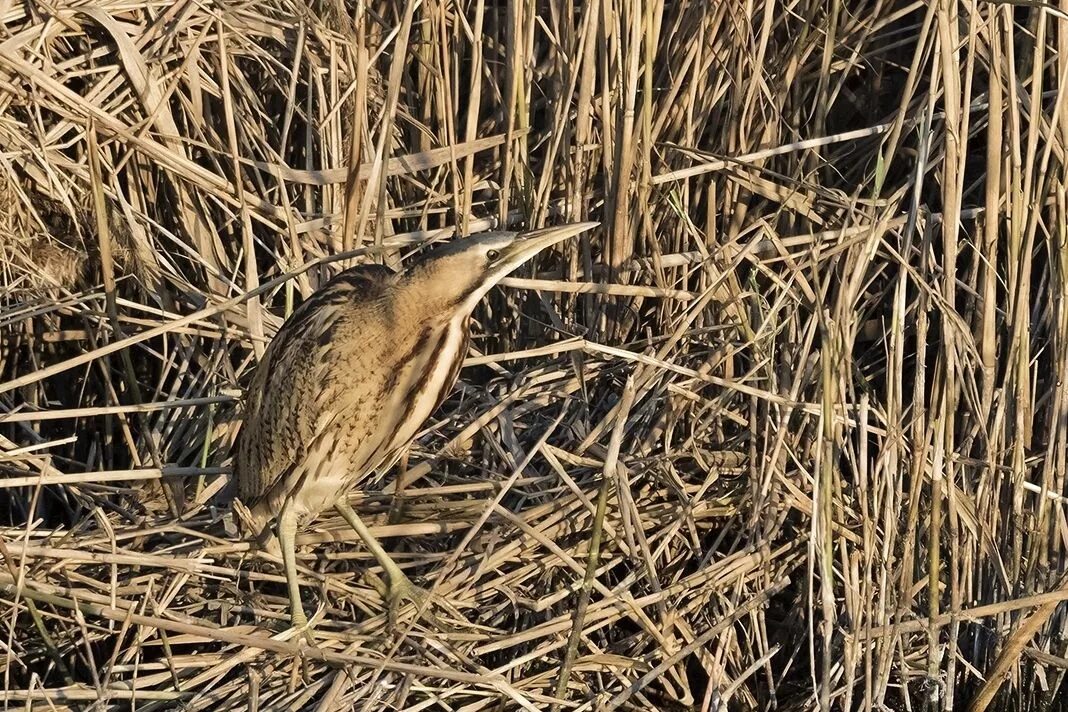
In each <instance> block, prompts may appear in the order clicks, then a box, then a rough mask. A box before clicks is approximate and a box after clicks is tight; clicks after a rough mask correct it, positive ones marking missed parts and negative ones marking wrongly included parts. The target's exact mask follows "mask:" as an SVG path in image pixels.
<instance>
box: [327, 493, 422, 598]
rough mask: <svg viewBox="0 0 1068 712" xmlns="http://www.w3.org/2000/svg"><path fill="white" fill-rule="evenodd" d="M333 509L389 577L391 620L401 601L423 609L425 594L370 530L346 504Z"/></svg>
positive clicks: (343, 503) (343, 502) (336, 505)
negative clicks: (358, 536) (405, 600)
mask: <svg viewBox="0 0 1068 712" xmlns="http://www.w3.org/2000/svg"><path fill="white" fill-rule="evenodd" d="M334 508H335V509H336V510H337V511H338V513H339V514H340V515H341V516H342V517H344V518H345V521H346V522H348V523H349V526H351V527H352V528H353V529H355V530H356V533H357V534H359V535H360V539H362V540H363V543H364V545H365V546H366V547H367V548H368V549H370V551H371V553H372V554H374V556H375V559H377V560H378V563H379V565H380V566H381V567H382V568H383V569H385V571H386V575H387V576H389V591H388V593H387V600H388V602H389V615H390V618H391V619H393V618H395V617H396V613H397V606H398V605H399V604H400V602H401V601H402V600H403V599H408V600H409V601H412V602H414V603H415V604H416V606H418V607H419V608H420V609H423V608H424V604H425V603H426V598H427V596H426V592H425V591H423V589H421V588H419V587H418V586H416V585H415V584H413V583H412V582H411V581H410V580H409V579H408V577H407V576H406V575H405V573H404V572H403V571H401V569H400V567H399V566H397V562H395V561H394V560H393V559H392V558H390V556H389V554H387V553H386V550H385V549H383V548H382V545H381V544H379V543H378V540H377V539H375V537H374V535H373V534H371V530H370V529H368V528H367V525H366V524H364V523H363V522H362V521H361V520H360V517H359V516H358V515H357V514H356V512H355V511H354V510H353V509H352V507H350V506H349V504H348V502H345V501H340V502H338V503H337V504H335V505H334Z"/></svg>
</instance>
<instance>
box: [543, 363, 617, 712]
mask: <svg viewBox="0 0 1068 712" xmlns="http://www.w3.org/2000/svg"><path fill="white" fill-rule="evenodd" d="M633 404H634V377H633V376H628V377H627V382H626V384H625V385H624V386H623V395H622V396H621V397H620V402H619V410H617V411H616V422H615V425H614V426H613V428H612V437H611V440H609V443H608V454H607V456H606V457H605V460H604V469H603V470H602V475H601V489H600V491H599V492H598V493H597V511H596V513H595V514H594V516H593V524H592V527H591V530H590V551H589V554H588V555H587V558H586V575H585V577H583V579H582V588H580V589H579V595H578V602H577V603H576V605H575V614H574V616H573V617H572V623H571V633H570V634H569V635H568V638H567V648H566V650H565V651H564V658H563V660H562V661H561V662H560V676H559V677H558V678H557V680H556V693H555V694H556V697H557V699H558V700H562V699H565V698H564V693H565V692H566V691H567V683H568V678H569V677H570V675H571V666H572V665H573V664H574V662H575V655H577V654H578V646H579V641H580V640H581V639H582V630H583V626H584V624H585V618H586V608H587V606H589V604H590V591H591V590H592V589H593V581H594V578H595V577H596V575H597V567H598V565H599V563H600V555H601V532H602V531H603V529H604V518H605V512H606V510H607V509H608V491H609V490H610V489H611V487H612V482H614V481H615V479H616V476H617V472H616V467H617V464H618V463H619V449H620V445H621V443H622V442H623V431H624V430H625V429H626V425H627V418H628V417H629V416H630V409H631V406H632V405H633ZM558 707H559V703H558V702H557V703H554V705H553V709H554V710H555V709H558Z"/></svg>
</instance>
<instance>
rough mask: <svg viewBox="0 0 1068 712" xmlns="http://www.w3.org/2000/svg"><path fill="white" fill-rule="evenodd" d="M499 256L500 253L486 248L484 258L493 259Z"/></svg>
mask: <svg viewBox="0 0 1068 712" xmlns="http://www.w3.org/2000/svg"><path fill="white" fill-rule="evenodd" d="M500 256H501V253H500V252H498V251H497V250H487V251H486V259H489V260H495V259H497V258H498V257H500Z"/></svg>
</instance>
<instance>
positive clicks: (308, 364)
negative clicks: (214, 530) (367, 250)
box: [234, 265, 395, 507]
mask: <svg viewBox="0 0 1068 712" xmlns="http://www.w3.org/2000/svg"><path fill="white" fill-rule="evenodd" d="M394 274H395V273H394V272H393V270H391V269H389V268H387V267H383V266H382V265H360V266H358V267H354V268H351V269H349V270H346V271H344V272H342V273H341V274H339V275H338V276H337V277H335V278H334V279H333V280H331V281H330V282H329V283H328V284H326V285H325V286H324V287H323V288H321V289H320V290H318V291H317V292H316V293H315V294H313V295H312V296H311V297H309V298H308V300H307V301H305V302H304V303H303V304H301V305H300V307H299V308H297V309H296V310H295V311H294V312H293V314H292V315H290V317H289V319H287V320H286V322H285V323H284V324H283V325H282V328H281V329H279V330H278V333H277V334H276V335H275V337H274V339H273V340H272V341H271V343H270V344H269V345H268V347H267V350H266V351H265V352H264V355H263V360H261V361H260V363H259V364H258V365H257V367H256V372H255V374H254V376H253V379H252V384H251V385H250V386H249V389H248V397H247V401H246V403H247V405H246V413H245V424H244V426H243V427H242V429H241V433H240V435H239V439H238V444H237V445H238V448H237V458H236V460H235V466H234V469H235V475H236V477H237V483H238V496H239V497H240V498H241V501H242V502H243V503H244V504H245V505H247V506H249V507H251V506H254V505H255V504H256V502H257V501H258V500H260V499H261V498H263V497H265V496H266V495H268V494H269V493H270V492H271V490H272V489H274V488H275V487H277V486H280V485H283V484H284V482H285V480H286V479H287V475H288V473H290V472H291V471H292V470H293V469H294V468H295V467H296V466H298V465H299V464H300V463H301V462H302V461H303V460H304V457H305V455H306V453H307V450H308V448H309V447H310V446H311V445H312V444H313V442H315V440H316V438H317V436H318V435H319V434H320V433H321V432H322V431H323V430H324V429H326V428H328V426H329V423H330V420H331V417H330V412H329V407H330V405H331V404H330V403H328V402H324V398H323V394H322V393H321V392H320V389H321V388H322V386H323V383H324V375H325V374H324V370H325V368H326V366H327V364H328V363H329V362H330V360H331V359H330V358H329V350H330V342H331V338H332V335H333V331H334V329H335V327H336V326H337V325H338V323H339V321H340V320H341V319H343V318H344V317H345V316H346V315H348V316H351V309H352V306H353V305H354V304H372V303H374V301H375V300H376V299H378V298H379V297H381V295H382V294H383V293H384V290H385V289H386V284H387V282H388V280H389V279H390V278H391V277H392V276H393V275H394Z"/></svg>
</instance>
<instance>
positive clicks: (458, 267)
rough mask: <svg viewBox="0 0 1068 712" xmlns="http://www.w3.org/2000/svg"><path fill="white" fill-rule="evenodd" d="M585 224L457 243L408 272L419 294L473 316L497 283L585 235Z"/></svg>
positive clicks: (483, 235) (427, 255) (421, 260)
mask: <svg viewBox="0 0 1068 712" xmlns="http://www.w3.org/2000/svg"><path fill="white" fill-rule="evenodd" d="M597 224H598V223H595V222H583V223H572V224H569V225H560V226H557V227H547V228H542V229H540V230H531V231H529V232H485V233H480V234H478V235H473V236H471V237H467V238H463V239H459V240H453V241H451V242H448V243H446V244H444V245H442V246H441V247H437V248H434V249H433V250H430V251H429V252H427V253H425V254H423V255H421V256H420V257H419V258H418V259H417V260H415V261H414V262H413V263H411V264H410V265H409V266H408V268H407V269H406V270H405V271H404V277H403V279H404V281H405V282H406V283H407V284H408V285H409V286H410V287H413V288H414V292H413V293H414V294H418V295H419V296H420V298H423V299H426V300H427V302H438V303H441V304H445V305H448V306H449V307H450V308H453V309H456V308H458V309H460V310H466V311H468V312H470V311H471V310H472V309H474V308H475V305H476V304H477V303H478V301H479V300H480V299H481V298H482V297H483V296H485V294H486V293H487V292H488V291H489V290H490V289H492V288H493V287H494V285H496V284H497V283H498V282H500V281H501V280H502V279H504V278H505V277H507V276H508V275H509V274H511V273H512V271H514V270H515V269H516V268H517V267H519V266H520V265H521V264H523V263H524V262H526V261H527V260H529V259H530V258H531V257H533V256H534V255H536V254H538V253H539V252H541V251H542V250H544V249H545V248H546V247H549V246H551V245H555V244H556V243H558V242H561V241H563V240H566V239H568V238H569V237H574V236H575V235H578V234H579V233H582V232H585V231H586V230H589V229H591V228H593V227H595V226H596V225H597Z"/></svg>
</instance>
